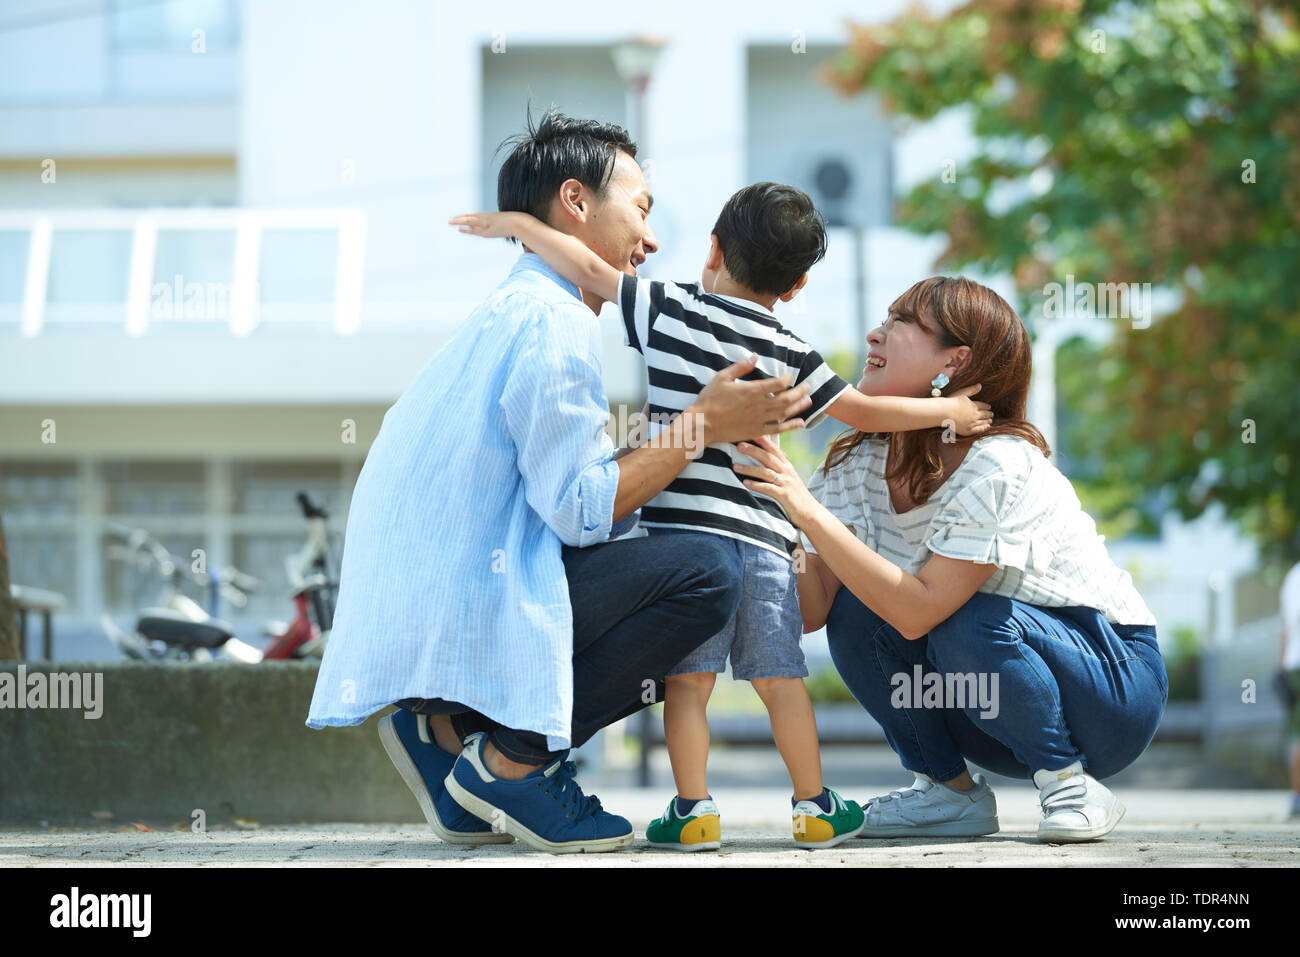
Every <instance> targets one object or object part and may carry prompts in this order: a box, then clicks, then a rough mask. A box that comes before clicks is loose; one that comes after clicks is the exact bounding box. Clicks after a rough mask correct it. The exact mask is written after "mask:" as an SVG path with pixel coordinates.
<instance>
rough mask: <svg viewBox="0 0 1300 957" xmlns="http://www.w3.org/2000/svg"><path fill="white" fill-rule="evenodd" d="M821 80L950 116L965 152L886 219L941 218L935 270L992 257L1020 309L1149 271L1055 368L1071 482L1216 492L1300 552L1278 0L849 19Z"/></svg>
mask: <svg viewBox="0 0 1300 957" xmlns="http://www.w3.org/2000/svg"><path fill="white" fill-rule="evenodd" d="M826 78H827V80H828V81H829V82H832V83H834V84H835V85H837V86H838V87H840V88H841V89H842V90H844V91H845V92H848V93H856V92H860V91H870V92H873V93H876V94H879V95H880V96H881V97H882V99H883V101H884V103H885V105H886V107H887V108H888V109H889V110H891V111H893V112H895V113H897V114H900V115H903V116H906V117H913V118H918V119H928V118H932V117H934V116H936V115H938V114H939V113H941V112H943V111H945V110H947V109H948V108H950V107H964V108H965V109H967V110H968V111H969V115H970V117H971V120H972V123H973V130H974V133H975V135H976V137H977V139H978V142H979V144H980V150H979V155H977V156H975V157H974V158H973V159H971V160H969V161H967V162H964V163H961V164H956V163H954V164H952V165H950V166H949V167H948V168H947V169H945V168H944V159H945V158H944V157H940V156H936V157H935V160H934V175H933V177H932V178H930V179H929V180H928V181H926V182H924V183H923V184H922V185H920V186H918V187H917V188H915V189H914V190H912V191H911V192H910V193H909V195H908V196H907V197H906V198H905V200H904V201H903V202H902V203H901V204H900V209H899V212H898V218H899V221H900V222H901V223H902V224H903V225H905V226H907V227H908V228H911V229H913V230H916V231H918V232H923V233H931V232H943V233H946V235H947V236H948V239H949V242H948V245H947V248H946V249H945V251H944V253H943V254H942V256H941V257H940V260H939V262H938V263H937V264H936V265H937V266H938V267H939V268H941V269H944V270H953V271H957V270H960V269H963V268H967V267H970V268H974V269H977V270H979V271H983V272H1005V273H1008V274H1010V275H1011V276H1013V277H1014V279H1015V282H1016V285H1017V288H1018V292H1019V296H1020V302H1019V304H1018V305H1019V309H1020V311H1021V314H1022V316H1031V317H1033V316H1035V315H1036V313H1038V312H1039V311H1040V309H1041V307H1042V306H1043V304H1044V300H1045V299H1046V298H1047V296H1048V284H1049V283H1064V282H1065V281H1066V277H1067V276H1071V275H1072V276H1073V277H1074V278H1075V280H1076V282H1077V283H1091V284H1100V283H1151V285H1152V288H1153V289H1154V290H1155V292H1156V294H1157V301H1158V302H1161V303H1162V308H1161V309H1160V310H1159V311H1157V312H1156V314H1155V315H1154V317H1153V318H1152V319H1151V320H1150V322H1149V325H1147V324H1146V323H1135V322H1126V323H1117V324H1116V335H1115V336H1114V338H1113V340H1112V341H1111V342H1110V343H1109V344H1107V345H1105V346H1102V347H1099V348H1094V347H1089V346H1086V345H1083V344H1081V343H1076V344H1074V345H1073V347H1072V350H1071V353H1070V356H1071V363H1070V364H1069V365H1064V364H1062V363H1060V362H1058V371H1059V372H1061V373H1062V376H1061V388H1062V391H1063V393H1064V395H1065V396H1066V397H1067V398H1068V399H1069V401H1071V402H1072V403H1076V404H1077V405H1076V409H1077V412H1078V416H1077V420H1078V421H1077V427H1076V428H1075V429H1074V430H1073V435H1072V442H1073V443H1074V445H1073V446H1072V449H1071V451H1072V452H1074V454H1076V455H1078V456H1079V457H1080V458H1087V459H1089V460H1091V461H1092V462H1094V463H1097V464H1098V467H1097V468H1096V470H1095V472H1094V474H1093V475H1091V476H1090V477H1089V478H1088V479H1087V481H1089V482H1093V483H1098V486H1099V487H1102V486H1104V487H1106V488H1108V489H1109V490H1110V494H1108V498H1109V500H1110V506H1109V508H1110V509H1111V510H1112V511H1119V510H1123V509H1131V508H1132V505H1133V503H1134V502H1135V501H1138V500H1141V499H1143V498H1145V497H1148V496H1149V495H1150V494H1151V493H1152V492H1159V493H1161V494H1162V495H1163V501H1164V503H1165V504H1167V505H1168V506H1171V507H1173V508H1176V509H1177V510H1178V512H1179V513H1180V514H1182V515H1183V516H1184V517H1186V518H1192V517H1195V516H1197V515H1199V514H1201V512H1202V511H1204V509H1205V508H1206V507H1208V506H1209V505H1210V504H1211V503H1212V502H1220V503H1222V504H1223V506H1224V507H1225V509H1226V511H1227V514H1228V515H1229V516H1231V517H1233V518H1236V519H1239V520H1240V521H1242V523H1243V524H1244V526H1245V527H1246V528H1247V530H1248V531H1250V532H1251V533H1253V534H1254V535H1255V536H1256V538H1257V540H1258V541H1259V543H1260V544H1261V546H1262V547H1263V548H1264V550H1265V552H1266V553H1272V556H1273V557H1278V558H1281V557H1297V556H1300V547H1298V542H1297V529H1298V528H1300V384H1298V383H1297V374H1298V373H1300V269H1297V265H1300V31H1298V30H1297V20H1296V14H1295V13H1294V12H1293V10H1292V9H1291V7H1290V6H1289V5H1286V4H1283V3H1276V2H1258V0H1237V2H1232V0H1150V2H1146V3H1140V4H1137V3H1121V2H1116V0H975V2H972V3H967V4H964V5H962V6H960V7H959V8H957V9H956V10H954V11H952V12H951V13H949V14H947V15H945V16H943V17H939V18H931V17H928V16H927V15H925V14H924V13H922V12H918V11H916V10H912V11H909V12H908V13H907V14H906V15H904V16H902V17H899V18H898V19H895V20H893V21H890V22H887V23H884V24H880V25H876V26H872V27H857V26H854V27H851V39H850V42H849V43H848V45H847V46H846V47H845V49H844V50H842V51H841V53H840V54H839V55H838V57H836V58H835V60H833V61H832V63H831V64H830V65H829V66H828V68H827V71H826ZM1165 302H1167V307H1165V306H1164V305H1163V303H1165ZM1046 321H1051V320H1050V319H1040V318H1033V319H1032V320H1031V326H1032V325H1034V324H1037V323H1038V322H1046ZM1031 331H1034V330H1033V329H1032V328H1031ZM1116 490H1119V492H1118V493H1117V491H1116Z"/></svg>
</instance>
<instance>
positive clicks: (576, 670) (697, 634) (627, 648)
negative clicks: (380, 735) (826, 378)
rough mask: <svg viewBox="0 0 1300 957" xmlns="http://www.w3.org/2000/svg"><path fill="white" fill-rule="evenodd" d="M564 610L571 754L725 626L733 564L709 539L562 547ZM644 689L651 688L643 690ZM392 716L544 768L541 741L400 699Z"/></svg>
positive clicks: (736, 571)
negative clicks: (481, 734) (432, 720)
mask: <svg viewBox="0 0 1300 957" xmlns="http://www.w3.org/2000/svg"><path fill="white" fill-rule="evenodd" d="M561 556H562V558H563V561H564V572H565V577H566V578H567V579H568V584H569V603H570V604H571V605H572V606H573V719H572V733H571V738H572V741H573V747H575V748H576V747H579V746H581V745H583V744H585V743H586V742H587V741H588V740H589V739H590V738H591V736H592V735H594V734H595V733H596V732H597V731H599V730H600V729H601V728H604V727H606V726H608V725H611V724H613V723H614V722H615V721H618V720H620V719H621V718H626V717H627V716H628V715H631V714H635V713H636V712H638V711H640V710H641V709H642V708H645V707H647V706H648V705H650V704H652V703H654V702H656V701H663V700H664V676H665V675H666V674H667V673H668V672H669V671H671V670H672V668H673V666H675V665H676V664H677V663H678V662H679V661H681V660H682V659H683V658H685V657H686V656H687V655H688V654H690V652H692V651H694V650H695V649H696V648H697V647H698V646H700V645H701V644H703V643H704V642H705V641H707V640H708V639H709V638H710V637H712V636H713V635H714V634H716V633H717V632H719V631H721V630H722V628H723V627H724V626H725V625H726V624H727V622H729V621H730V620H731V618H732V616H733V615H734V614H735V612H736V608H737V606H739V604H740V595H741V575H742V569H741V565H740V559H739V557H738V556H737V553H736V550H735V549H734V548H732V547H730V546H729V545H728V544H727V542H726V540H719V538H718V536H716V535H709V534H707V533H690V534H683V535H672V536H668V535H663V536H658V535H655V536H646V537H641V538H625V539H619V540H617V541H613V542H602V543H600V544H598V545H591V546H588V547H587V548H570V547H569V546H567V545H566V546H563V547H562V548H561ZM647 682H651V683H653V687H651V686H649V685H647ZM396 704H397V707H399V708H404V709H406V710H408V711H415V712H418V713H420V714H448V715H451V723H452V727H453V728H454V729H455V731H456V734H457V736H458V737H460V738H461V739H462V740H463V739H464V738H465V737H466V736H468V735H470V734H473V733H474V732H476V731H486V732H487V733H488V738H489V740H491V742H492V744H493V745H494V746H495V747H496V749H497V750H498V751H500V752H501V753H502V754H503V755H505V756H506V757H508V758H510V759H511V760H512V761H518V762H520V763H521V764H546V763H549V762H550V761H553V760H554V759H555V758H557V757H559V756H561V755H562V754H564V752H563V751H549V750H547V747H546V744H547V742H546V735H544V734H538V733H537V732H535V731H524V730H518V729H514V728H506V727H504V726H502V725H501V724H498V723H497V722H496V721H493V720H492V719H491V718H489V717H487V716H486V715H482V714H479V713H478V712H477V711H472V710H470V709H469V708H467V707H466V706H465V705H463V704H458V703H457V702H454V701H444V700H442V699H441V698H403V699H402V700H401V701H398V702H396Z"/></svg>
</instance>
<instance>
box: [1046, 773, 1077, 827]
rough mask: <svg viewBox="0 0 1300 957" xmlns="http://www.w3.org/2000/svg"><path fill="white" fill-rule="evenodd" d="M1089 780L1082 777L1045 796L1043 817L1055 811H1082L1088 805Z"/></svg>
mask: <svg viewBox="0 0 1300 957" xmlns="http://www.w3.org/2000/svg"><path fill="white" fill-rule="evenodd" d="M1087 796H1088V782H1087V781H1086V780H1085V779H1084V778H1082V777H1080V778H1079V779H1078V781H1076V782H1074V783H1072V784H1067V785H1065V787H1062V788H1060V789H1059V790H1057V791H1053V792H1052V793H1051V794H1050V795H1048V796H1047V797H1045V798H1043V800H1042V806H1043V817H1047V815H1048V814H1049V813H1052V812H1054V811H1082V810H1083V809H1084V807H1085V806H1086V805H1087V801H1086V800H1085V798H1087Z"/></svg>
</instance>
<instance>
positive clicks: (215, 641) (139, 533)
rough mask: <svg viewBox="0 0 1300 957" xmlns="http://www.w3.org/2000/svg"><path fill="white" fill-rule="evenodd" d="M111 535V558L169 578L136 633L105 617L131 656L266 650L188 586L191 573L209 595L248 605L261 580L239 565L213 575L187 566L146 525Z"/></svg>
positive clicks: (203, 657) (112, 636)
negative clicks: (215, 612) (209, 607)
mask: <svg viewBox="0 0 1300 957" xmlns="http://www.w3.org/2000/svg"><path fill="white" fill-rule="evenodd" d="M109 534H110V535H111V536H113V538H114V539H115V541H114V542H113V543H111V544H110V545H109V548H108V554H109V557H110V558H116V559H119V560H121V561H125V562H128V563H129V564H131V565H133V566H135V567H137V568H146V569H152V570H153V571H154V572H156V573H157V574H158V575H159V576H160V577H161V578H162V580H163V588H162V593H161V595H160V596H159V601H158V604H157V605H156V606H153V607H150V608H145V609H144V610H143V611H142V612H141V613H140V616H139V618H137V619H136V623H135V630H134V631H133V632H127V631H124V630H123V629H121V628H120V627H118V625H117V623H116V622H115V621H113V619H112V617H111V616H109V615H108V614H104V615H103V616H101V618H100V623H101V624H102V625H103V628H104V632H105V633H106V634H107V635H108V637H109V640H110V641H112V642H113V644H115V645H116V646H117V647H118V648H119V649H121V651H122V652H123V654H125V655H126V656H127V657H128V658H134V659H137V660H145V661H151V660H152V661H157V660H164V661H211V660H213V658H214V657H215V653H216V652H217V650H218V649H220V650H222V651H227V652H232V654H231V655H230V656H231V657H240V656H239V654H238V652H240V651H241V650H246V651H245V653H247V652H251V653H252V654H255V655H256V654H260V652H258V651H257V649H256V648H253V647H252V646H251V645H247V644H246V643H244V642H242V641H240V640H239V639H238V638H236V637H235V634H234V630H233V628H232V627H231V625H230V623H229V622H227V621H224V620H222V619H220V618H217V617H215V616H213V615H212V614H211V613H209V611H207V610H206V609H204V608H203V606H202V605H200V604H199V603H198V602H197V601H195V600H194V599H193V598H191V597H190V596H189V595H187V594H185V592H184V590H183V588H182V585H183V583H184V582H185V580H186V579H187V577H188V578H189V579H190V580H191V581H192V582H194V583H195V584H196V585H199V586H201V587H203V588H206V589H207V590H208V594H209V596H210V597H209V600H210V601H211V602H213V603H214V605H215V603H216V602H217V600H218V599H219V598H224V599H225V600H226V601H228V602H229V603H230V604H232V605H234V606H235V607H238V608H242V607H244V606H245V605H246V604H247V603H248V595H247V593H248V592H250V591H253V590H254V589H256V588H257V579H255V578H253V577H252V576H251V575H246V574H244V573H243V572H241V571H240V570H239V569H237V568H235V567H233V566H228V567H226V568H224V569H222V570H221V571H220V572H219V573H213V574H211V575H204V574H202V573H198V572H187V571H184V570H183V567H184V566H183V565H182V563H181V562H179V561H177V560H176V559H175V558H174V557H173V556H172V554H171V553H170V552H169V551H167V549H166V548H165V547H164V546H163V544H162V543H161V542H159V541H158V540H157V539H156V538H154V537H153V536H152V535H150V534H149V533H148V532H146V531H145V530H144V529H141V528H126V527H124V526H121V525H112V526H110V527H109ZM239 646H243V648H242V649H241V648H240V647H239Z"/></svg>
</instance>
